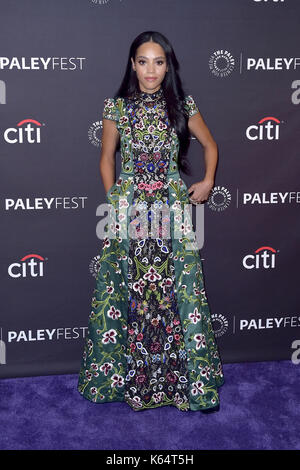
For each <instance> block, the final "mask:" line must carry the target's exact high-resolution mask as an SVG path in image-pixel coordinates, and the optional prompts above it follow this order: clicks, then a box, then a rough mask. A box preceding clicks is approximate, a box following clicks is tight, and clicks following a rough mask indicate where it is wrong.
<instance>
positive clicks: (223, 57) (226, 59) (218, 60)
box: [208, 49, 235, 77]
mask: <svg viewBox="0 0 300 470" xmlns="http://www.w3.org/2000/svg"><path fill="white" fill-rule="evenodd" d="M208 66H209V68H210V71H211V73H212V74H213V75H216V76H217V77H227V75H229V74H231V72H232V71H233V69H234V66H235V61H234V57H233V56H232V55H231V54H230V52H228V51H226V50H224V49H220V50H218V51H215V52H214V53H213V54H212V55H211V56H210V58H209V61H208Z"/></svg>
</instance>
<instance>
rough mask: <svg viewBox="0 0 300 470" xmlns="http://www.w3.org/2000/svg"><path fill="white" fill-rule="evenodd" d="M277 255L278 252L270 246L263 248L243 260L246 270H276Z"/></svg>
mask: <svg viewBox="0 0 300 470" xmlns="http://www.w3.org/2000/svg"><path fill="white" fill-rule="evenodd" d="M276 253H278V251H276V250H275V249H274V248H272V247H270V246H261V247H260V248H258V249H257V250H255V252H254V254H253V255H246V256H245V257H244V258H243V266H244V268H246V269H260V268H263V269H274V268H275V259H276Z"/></svg>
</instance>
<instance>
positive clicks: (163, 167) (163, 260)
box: [78, 88, 224, 411]
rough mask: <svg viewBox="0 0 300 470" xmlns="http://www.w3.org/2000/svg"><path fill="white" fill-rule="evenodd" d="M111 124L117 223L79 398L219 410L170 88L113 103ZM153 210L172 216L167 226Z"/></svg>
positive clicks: (112, 225) (102, 271)
mask: <svg viewBox="0 0 300 470" xmlns="http://www.w3.org/2000/svg"><path fill="white" fill-rule="evenodd" d="M184 107H185V110H186V113H187V115H188V116H189V117H190V116H193V115H194V114H196V113H197V112H198V111H199V110H198V108H197V105H196V103H195V101H194V99H193V97H192V96H191V95H187V96H186V97H185V101H184ZM103 118H105V119H112V120H114V121H116V126H117V129H118V131H119V133H120V144H121V157H122V167H121V172H120V175H119V177H118V179H117V181H116V183H115V184H114V185H113V186H112V187H111V188H110V190H109V191H108V193H107V194H106V198H107V202H109V204H110V206H109V207H110V215H111V216H114V217H115V218H112V219H110V222H109V224H107V225H106V227H107V228H108V229H109V236H107V237H106V238H104V240H103V246H102V250H101V259H100V262H99V266H100V267H99V271H98V274H97V279H96V286H95V289H94V291H93V296H92V301H91V312H90V315H89V323H88V334H87V337H86V338H85V344H84V351H83V356H82V364H81V369H80V372H79V379H78V391H79V392H80V394H81V395H83V396H84V397H85V398H87V399H88V400H90V401H92V402H94V403H105V402H116V401H125V402H126V403H128V405H129V406H130V407H131V408H132V409H133V410H135V411H139V410H144V409H148V408H156V407H159V406H164V405H172V406H175V407H177V408H178V409H179V410H182V411H188V410H191V411H198V410H205V409H208V408H214V407H216V406H217V405H218V404H219V395H218V390H217V388H218V387H220V386H221V385H222V384H223V383H224V376H223V371H222V364H221V359H220V356H219V353H218V348H217V344H216V341H215V337H214V332H213V328H212V322H211V316H210V311H209V307H208V303H207V298H206V294H205V289H204V284H203V276H202V265H201V257H200V252H199V250H198V249H197V245H196V243H195V233H194V230H193V226H192V220H191V217H190V213H186V212H185V218H184V219H183V220H184V223H181V221H182V217H183V214H184V205H185V204H189V203H190V201H189V198H188V192H187V186H186V184H185V183H184V181H183V180H182V179H181V177H180V175H179V172H178V164H177V159H178V150H179V140H178V137H177V134H176V132H175V131H174V128H173V127H171V126H170V122H169V120H168V113H167V109H166V101H165V99H164V92H163V89H162V88H160V89H159V90H158V91H156V92H155V93H152V94H151V93H145V92H142V91H140V92H135V93H134V94H133V95H132V96H130V97H128V98H117V99H113V98H106V99H105V101H104V111H103ZM129 207H133V208H134V209H135V212H134V214H133V216H132V212H131V213H130V212H129V210H128V209H129ZM165 207H168V208H170V209H172V210H171V211H170V210H169V212H163V209H164V208H165ZM153 208H154V209H155V210H156V209H158V210H159V209H162V220H160V217H159V218H158V219H156V216H155V214H154V211H153ZM155 213H156V212H155ZM170 213H172V214H174V217H173V216H172V215H170ZM128 214H130V216H128ZM141 214H142V216H143V217H144V219H143V221H144V223H143V224H141ZM111 221H112V222H111ZM126 221H128V226H127V225H126V223H127V222H126ZM145 221H146V223H145ZM175 221H176V227H178V226H179V232H180V233H179V236H177V237H175V236H172V234H173V233H174V228H175V226H174V224H175ZM151 223H152V225H151ZM148 224H149V225H148ZM146 226H148V233H147V231H146V230H145V227H146ZM153 226H154V227H155V229H156V231H155V232H154V235H155V236H151V234H152V233H153V232H151V230H152V229H151V227H153ZM168 226H169V227H170V232H169V237H168V233H167V232H166V228H167V227H168Z"/></svg>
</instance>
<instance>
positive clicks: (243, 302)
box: [0, 0, 300, 377]
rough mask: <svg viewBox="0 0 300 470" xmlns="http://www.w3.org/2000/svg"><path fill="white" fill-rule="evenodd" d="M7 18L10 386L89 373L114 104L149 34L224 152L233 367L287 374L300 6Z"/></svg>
mask: <svg viewBox="0 0 300 470" xmlns="http://www.w3.org/2000/svg"><path fill="white" fill-rule="evenodd" d="M0 3H1V16H2V21H1V29H0V43H1V52H0V55H1V56H0V61H1V62H0V74H1V75H0V102H1V106H0V113H1V121H0V142H1V156H0V161H1V208H0V210H1V319H0V363H1V366H0V374H1V376H2V377H14V376H29V375H43V374H45V375H46V374H52V373H54V374H55V373H76V372H77V371H78V370H79V366H80V360H81V355H82V351H83V339H84V336H85V334H86V332H87V321H88V315H89V310H90V299H91V295H92V289H93V287H94V283H95V275H96V272H97V259H98V255H99V249H100V247H101V243H102V241H101V240H99V239H98V238H97V237H96V224H97V222H98V221H99V217H97V216H96V208H97V206H98V205H99V204H100V203H103V202H105V197H104V196H105V195H104V188H103V185H102V182H101V178H100V172H99V156H100V146H101V124H102V123H101V117H102V110H103V101H104V98H105V97H112V96H113V94H114V93H115V91H116V89H117V88H118V86H119V84H120V82H121V78H122V77H123V73H124V71H125V65H126V61H127V56H128V51H129V46H130V44H131V42H132V40H133V39H134V38H135V37H136V36H137V35H138V34H139V33H141V32H142V31H145V30H150V29H153V30H157V31H160V32H161V33H163V34H165V35H166V36H167V37H168V38H169V40H170V41H171V43H172V45H173V47H174V50H175V53H176V55H177V58H178V60H179V62H180V64H181V68H180V69H181V77H182V81H183V84H184V87H185V90H186V92H187V93H189V94H192V96H193V97H194V99H195V100H196V102H197V104H198V107H199V109H200V111H201V113H202V115H203V117H204V119H205V121H206V123H207V125H208V127H209V128H210V130H211V132H212V134H213V136H214V138H215V140H216V142H217V144H218V148H219V164H218V168H217V175H216V184H215V187H214V189H213V193H212V196H211V198H210V200H209V201H207V202H206V203H205V204H204V205H202V207H201V210H203V214H202V215H203V216H204V241H203V247H202V248H201V254H202V259H203V270H204V276H205V285H206V292H207V296H208V300H209V304H210V308H211V312H212V317H213V324H214V328H215V333H216V337H217V341H218V344H219V347H220V352H221V356H222V359H223V362H224V363H226V362H239V361H261V360H262V361H264V360H280V359H289V358H291V354H292V352H293V347H292V343H293V342H294V340H297V339H299V338H300V332H299V326H300V316H299V309H298V302H297V297H298V296H297V294H298V291H299V288H298V282H299V281H298V280H299V276H298V266H299V261H300V260H299V226H300V223H299V202H300V190H299V170H300V162H299V143H300V142H299V102H300V72H299V68H300V50H299V44H300V33H299V16H300V3H299V2H298V1H296V0H283V1H275V0H274V1H272V0H268V1H255V0H184V1H183V0H151V1H145V0H106V1H104V0H102V1H100V0H98V1H96V0H95V1H92V0H81V1H79V0H63V1H58V0H56V1H45V0H26V1H24V2H20V1H15V0H7V1H1V2H0ZM31 120H32V121H31ZM30 129H31V130H30ZM189 161H190V164H191V167H192V171H193V175H192V176H186V175H185V174H182V175H181V176H182V177H183V179H184V180H185V182H186V184H187V185H188V186H189V185H190V184H192V183H193V182H195V181H199V180H200V179H201V178H202V177H203V176H204V168H205V167H204V158H203V149H202V146H201V145H200V144H199V142H198V141H197V140H196V139H192V142H191V146H190V152H189ZM119 168H120V155H119V153H118V154H117V172H118V171H119ZM193 217H194V220H195V213H194V214H193Z"/></svg>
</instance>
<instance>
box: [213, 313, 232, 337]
mask: <svg viewBox="0 0 300 470" xmlns="http://www.w3.org/2000/svg"><path fill="white" fill-rule="evenodd" d="M211 319H212V325H213V329H214V333H215V336H216V337H219V336H222V335H224V333H226V331H227V328H228V320H227V318H226V317H224V315H221V314H220V313H219V314H217V313H213V314H212V315H211Z"/></svg>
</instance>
